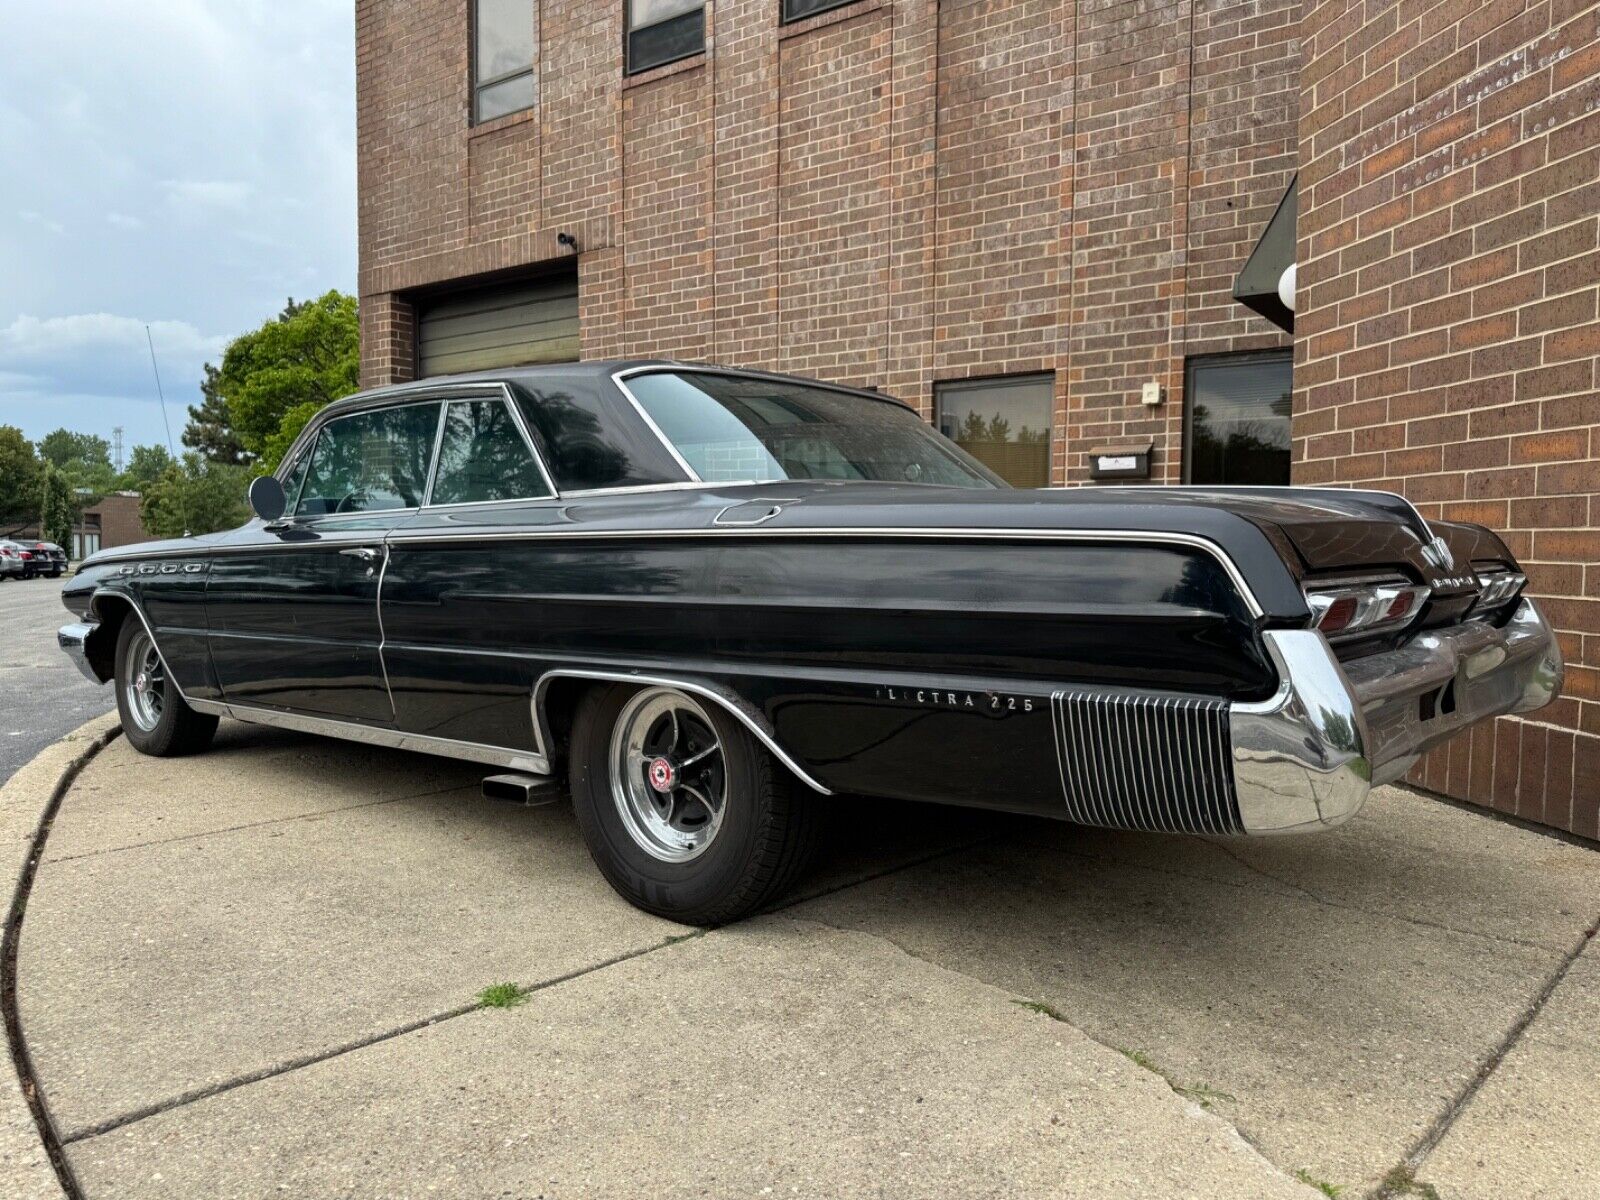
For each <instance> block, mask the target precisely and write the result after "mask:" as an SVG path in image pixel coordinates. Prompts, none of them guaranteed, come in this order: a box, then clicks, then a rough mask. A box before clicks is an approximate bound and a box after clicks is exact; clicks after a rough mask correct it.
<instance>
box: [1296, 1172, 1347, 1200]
mask: <svg viewBox="0 0 1600 1200" xmlns="http://www.w3.org/2000/svg"><path fill="white" fill-rule="evenodd" d="M1294 1177H1295V1178H1296V1179H1298V1180H1299V1181H1300V1182H1301V1183H1303V1184H1305V1185H1306V1186H1307V1187H1314V1188H1316V1189H1317V1191H1319V1192H1321V1193H1322V1194H1323V1195H1324V1196H1327V1197H1328V1200H1335V1198H1336V1197H1337V1196H1338V1195H1339V1193H1340V1192H1342V1191H1344V1189H1343V1188H1342V1187H1340V1186H1339V1185H1338V1184H1336V1183H1329V1182H1328V1181H1327V1180H1326V1179H1318V1178H1317V1177H1316V1176H1315V1175H1313V1174H1312V1173H1311V1172H1310V1171H1308V1170H1306V1169H1305V1168H1304V1167H1301V1168H1300V1169H1299V1170H1298V1171H1296V1172H1295V1173H1294Z"/></svg>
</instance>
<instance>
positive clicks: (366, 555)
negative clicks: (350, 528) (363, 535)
mask: <svg viewBox="0 0 1600 1200" xmlns="http://www.w3.org/2000/svg"><path fill="white" fill-rule="evenodd" d="M339 553H340V554H344V555H347V556H348V557H350V558H359V559H360V560H361V561H362V562H364V563H375V562H377V561H378V552H377V551H376V550H374V549H373V548H372V547H371V546H352V547H351V548H350V549H348V550H341V551H339Z"/></svg>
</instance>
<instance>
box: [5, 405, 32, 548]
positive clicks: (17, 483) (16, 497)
mask: <svg viewBox="0 0 1600 1200" xmlns="http://www.w3.org/2000/svg"><path fill="white" fill-rule="evenodd" d="M39 470H40V467H39V459H38V458H36V457H35V456H34V451H33V443H32V442H30V441H29V440H28V439H27V438H25V437H23V436H22V430H20V429H18V428H17V427H16V426H15V425H0V535H4V534H5V533H6V532H8V531H9V530H12V529H15V528H17V527H20V526H22V525H26V524H28V523H29V522H31V521H32V520H33V518H34V517H36V516H38V515H39V512H38V510H39V486H40V478H39Z"/></svg>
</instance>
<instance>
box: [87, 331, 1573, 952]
mask: <svg viewBox="0 0 1600 1200" xmlns="http://www.w3.org/2000/svg"><path fill="white" fill-rule="evenodd" d="M250 499H251V506H252V508H253V509H254V511H255V513H256V519H254V520H252V521H251V522H250V523H249V524H247V525H245V526H244V527H243V528H241V529H236V530H233V531H232V532H230V533H220V534H213V535H208V536H205V537H197V538H189V539H184V540H180V541H163V542H151V543H148V544H144V545H139V546H131V547H123V548H118V549H115V550H109V551H106V552H103V553H100V554H96V555H95V556H93V557H92V558H91V559H89V560H88V562H87V563H85V564H84V566H83V568H82V569H81V570H80V571H79V572H78V574H77V575H76V576H75V577H73V578H72V579H71V580H70V581H69V582H68V583H67V584H66V585H65V587H64V590H63V597H64V600H65V602H66V605H67V607H68V608H69V609H70V610H71V611H72V613H73V615H74V618H75V620H74V623H73V624H70V625H68V626H66V627H65V628H63V629H62V630H61V633H60V641H61V645H62V646H63V647H64V648H65V649H66V650H67V651H68V652H69V653H70V654H71V655H72V656H73V657H74V658H75V659H76V660H77V662H78V663H79V665H80V666H81V668H82V669H83V670H84V672H85V673H86V674H88V675H89V676H90V677H91V678H93V679H95V680H97V681H101V682H114V683H115V686H116V696H117V706H118V708H119V710H120V714H121V718H122V727H123V729H124V731H125V732H126V734H127V737H128V740H129V741H130V742H131V743H132V744H133V746H134V747H135V748H137V749H138V750H140V751H142V752H144V753H146V754H155V755H171V754H182V753H187V752H192V751H197V750H200V749H202V748H204V747H205V746H206V745H207V743H208V742H209V741H210V739H211V736H212V734H213V732H214V731H215V729H216V727H217V719H218V718H219V717H222V716H228V717H233V718H236V719H238V720H241V721H252V722H257V723H260V724H266V725H279V726H285V727H287V728H290V729H296V730H304V731H310V732H314V733H323V734H329V735H331V736H334V737H343V738H351V739H354V740H357V741H364V742H372V743H377V744H380V745H387V746H397V747H402V748H405V749H410V750H420V751H427V752H430V753H434V754H443V755H449V756H452V757H455V758H461V759H466V760H469V761H471V762H476V763H483V764H487V765H489V766H492V767H494V768H496V769H497V770H498V771H501V772H509V773H510V774H509V775H501V776H499V777H498V779H499V781H500V783H501V784H502V785H507V786H511V787H513V788H515V787H517V786H523V787H527V788H533V787H537V786H540V785H541V784H543V783H545V782H546V781H548V780H550V779H551V778H552V777H553V778H556V779H559V778H560V777H561V776H562V775H564V776H565V779H566V782H567V785H568V790H569V791H570V794H571V797H572V801H573V804H574V806H575V809H576V813H577V817H578V820H579V823H580V825H581V827H582V830H583V834H584V837H585V838H586V840H587V842H588V846H589V849H590V851H591V852H592V854H593V856H594V859H595V862H596V863H597V864H598V865H599V867H600V869H601V871H603V872H604V874H605V876H606V878H607V879H609V880H610V882H611V883H612V884H613V885H614V886H615V887H616V889H617V890H618V891H619V892H620V893H621V894H622V895H623V896H625V897H626V898H627V899H628V900H630V901H632V902H633V903H634V904H637V905H639V906H640V907H642V908H645V909H647V910H649V911H651V912H654V913H659V914H661V915H663V916H667V917H672V918H675V919H678V920H682V921H686V922H693V923H706V924H714V923H717V922H720V921H726V920H729V919H732V918H734V917H736V916H739V915H741V914H743V913H746V912H749V911H751V910H752V909H754V908H757V907H759V906H760V905H762V904H763V903H766V902H768V901H770V900H771V899H772V898H774V897H775V896H776V895H777V894H779V893H780V892H781V891H783V889H785V888H786V887H787V886H788V885H789V884H790V882H791V881H792V880H793V879H794V878H795V876H796V873H797V872H798V871H799V870H800V869H801V867H802V866H803V864H804V862H805V860H806V857H807V853H808V851H809V849H810V848H811V846H812V845H813V843H814V842H815V840H816V836H817V833H816V831H817V828H818V820H817V814H816V809H817V804H816V802H815V800H814V794H818V793H820V794H822V795H828V794H830V793H838V794H847V795H850V796H853V797H897V798H904V799H913V800H927V801H937V802H941V803H946V804H960V805H970V806H974V807H981V808H997V809H1007V810H1011V811H1016V812H1025V813H1036V814H1043V815H1048V816H1054V817H1059V818H1061V819H1064V820H1068V821H1076V822H1081V823H1084V824H1090V825H1100V826H1109V827H1112V828H1119V829H1133V830H1159V831H1167V832H1180V833H1195V834H1270V833H1286V832H1297V831H1302V830H1317V829H1326V828H1329V827H1330V826H1334V825H1338V824H1339V823H1340V822H1342V821H1345V820H1347V819H1348V818H1349V817H1350V816H1351V815H1352V814H1353V813H1355V812H1356V810H1357V809H1359V808H1360V807H1361V804H1362V802H1363V801H1364V800H1365V798H1366V796H1367V793H1368V791H1369V790H1370V789H1371V788H1372V787H1373V786H1374V785H1376V784H1380V783H1383V782H1385V781H1388V780H1392V779H1395V778H1397V777H1399V776H1400V775H1401V774H1403V773H1404V772H1405V770H1406V769H1407V768H1408V767H1409V766H1410V765H1411V764H1412V763H1413V762H1414V761H1415V760H1416V758H1417V756H1418V755H1419V754H1421V753H1422V752H1423V751H1424V750H1426V749H1428V748H1429V747H1431V746H1433V745H1435V744H1436V743H1438V742H1441V741H1443V740H1444V739H1446V738H1449V737H1452V736H1454V735H1455V734H1457V733H1460V732H1461V731H1462V730H1464V729H1466V728H1467V727H1468V726H1469V725H1472V724H1473V723H1475V722H1478V721H1482V720H1485V719H1487V718H1489V717H1492V716H1495V715H1497V714H1500V713H1512V712H1526V711H1528V710H1530V709H1534V708H1538V707H1539V706H1541V705H1543V704H1547V703H1549V702H1550V700H1551V699H1553V698H1554V697H1555V695H1556V694H1557V691H1558V689H1559V687H1560V684H1561V673H1562V667H1561V658H1560V654H1559V652H1558V649H1557V646H1556V641H1555V638H1554V636H1553V634H1552V632H1551V630H1550V627H1549V626H1548V625H1547V624H1546V622H1545V620H1544V618H1543V616H1542V615H1541V614H1540V612H1539V609H1538V608H1537V607H1536V605H1535V604H1534V602H1533V601H1532V600H1530V599H1528V598H1526V597H1525V596H1523V595H1522V594H1521V593H1522V590H1523V587H1524V585H1525V583H1526V579H1525V577H1524V576H1523V574H1522V573H1521V572H1520V570H1519V569H1518V565H1517V562H1516V560H1515V559H1514V558H1513V557H1512V555H1511V552H1510V551H1509V550H1508V549H1507V548H1506V545H1505V543H1504V542H1502V541H1501V540H1500V538H1499V537H1497V536H1496V535H1495V534H1493V533H1491V532H1490V531H1489V530H1487V529H1483V528H1480V527H1477V526H1473V525H1461V524H1446V523H1442V522H1437V521H1435V522H1429V521H1425V520H1424V519H1423V518H1422V517H1421V516H1420V515H1419V514H1418V513H1417V511H1416V510H1415V509H1414V508H1412V507H1411V505H1410V504H1408V503H1407V502H1406V501H1405V500H1403V499H1401V498H1399V497H1397V496H1393V495H1389V494H1386V493H1379V492H1359V491H1346V490H1333V489H1314V488H1253V489H1228V488H1214V489H1200V488H1115V489H1087V488H1085V489H1071V490H1059V491H1021V490H1013V489H1011V488H1009V487H1007V486H1006V485H1005V484H1003V483H1002V482H1001V481H1000V480H999V479H997V478H996V477H995V476H994V475H993V474H991V473H990V472H989V471H988V470H987V469H986V468H985V467H983V466H982V465H981V464H979V463H978V462H976V461H975V460H974V459H972V458H971V457H969V456H968V455H967V454H965V453H964V452H963V451H962V450H960V449H959V448H958V447H957V446H955V445H954V444H953V443H951V442H949V441H947V440H946V439H945V438H943V437H941V436H940V435H939V434H938V433H936V432H935V431H934V430H933V429H931V428H929V427H928V426H927V425H926V424H925V423H924V422H922V421H921V420H920V419H918V417H917V416H916V414H915V413H913V412H912V411H910V410H909V409H907V408H905V407H903V406H902V405H900V404H899V403H897V402H895V401H893V400H890V399H886V398H885V397H883V396H880V395H877V394H875V393H872V392H859V391H852V390H849V389H845V388H838V387H832V386H827V385H823V384H819V383H815V382H811V381H808V380H803V379H796V378H790V377H784V376H777V375H768V374H761V373H757V372H751V371H732V370H722V369H718V368H713V367H703V366H690V365H684V364H679V363H670V362H659V361H650V362H611V363H585V364H581V365H570V366H559V367H535V368H522V369H515V370H508V371H504V372H496V373H493V374H484V375H473V376H466V377H460V378H453V379H442V380H429V381H426V382H423V383H417V384H406V385H402V386H399V387H392V388H384V389H381V390H378V391H372V392H367V393H364V394H361V395H356V396H351V397H349V398H348V399H345V400H341V401H339V402H337V403H335V404H333V405H330V406H329V407H328V408H326V409H324V410H323V411H322V412H321V413H320V414H318V416H317V417H316V419H315V420H314V421H313V422H312V423H311V424H310V425H309V426H308V427H307V428H306V430H305V431H304V433H303V434H302V435H301V436H300V438H299V440H298V441H297V442H296V443H295V445H294V446H293V448H292V449H291V450H290V452H289V453H288V455H287V456H286V457H285V458H284V460H283V465H282V466H281V468H280V469H279V470H278V472H277V474H276V475H275V476H271V477H264V478H262V479H258V480H256V481H255V483H254V484H253V485H252V486H251V493H250ZM859 802H861V803H867V802H869V801H867V800H861V801H859Z"/></svg>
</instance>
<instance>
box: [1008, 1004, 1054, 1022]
mask: <svg viewBox="0 0 1600 1200" xmlns="http://www.w3.org/2000/svg"><path fill="white" fill-rule="evenodd" d="M1011 1003H1013V1004H1015V1005H1016V1006H1017V1007H1018V1008H1025V1009H1027V1010H1028V1011H1029V1012H1034V1013H1038V1014H1039V1015H1040V1016H1041V1017H1049V1018H1050V1019H1051V1020H1052V1021H1061V1022H1063V1023H1064V1022H1065V1021H1066V1018H1065V1017H1063V1016H1062V1015H1061V1010H1060V1009H1057V1008H1051V1007H1050V1005H1048V1004H1044V1003H1042V1002H1040V1001H1038V1000H1013V1001H1012V1002H1011Z"/></svg>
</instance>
